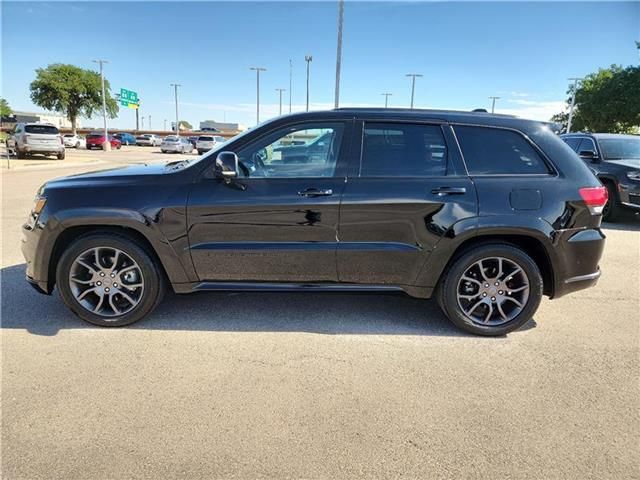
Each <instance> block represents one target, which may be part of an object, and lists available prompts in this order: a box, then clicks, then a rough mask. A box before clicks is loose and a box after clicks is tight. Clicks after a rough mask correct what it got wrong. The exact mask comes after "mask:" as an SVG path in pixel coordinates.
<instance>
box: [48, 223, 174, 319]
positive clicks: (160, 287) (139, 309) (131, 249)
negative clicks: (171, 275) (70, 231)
mask: <svg viewBox="0 0 640 480" xmlns="http://www.w3.org/2000/svg"><path fill="white" fill-rule="evenodd" d="M96 247H106V248H117V249H119V250H121V251H123V252H124V253H126V254H127V255H128V256H129V257H131V258H132V259H133V260H134V261H135V262H136V263H137V264H138V265H139V266H140V269H141V272H142V278H143V279H144V290H143V293H142V296H141V297H140V301H139V303H138V304H137V305H136V306H135V307H134V308H133V309H132V310H130V311H128V312H127V313H124V314H123V315H120V316H110V317H105V316H102V315H97V314H95V313H93V312H91V311H89V310H87V309H86V308H85V307H84V306H82V304H80V302H79V301H78V300H76V298H75V296H74V294H73V293H72V291H71V287H70V285H69V281H68V279H69V273H70V271H71V270H70V269H71V267H72V265H73V263H74V261H75V259H76V258H77V257H78V256H79V255H80V254H82V253H83V252H85V251H86V250H89V249H91V248H96ZM56 284H57V286H58V290H59V291H60V296H61V297H62V300H63V301H64V303H65V304H66V305H67V306H68V307H69V309H70V310H71V311H72V312H73V313H74V314H76V315H77V316H78V317H80V318H81V319H82V320H85V321H87V322H89V323H92V324H94V325H98V326H101V327H122V326H125V325H130V324H132V323H134V322H137V321H138V320H140V319H142V318H144V317H145V316H147V315H149V314H150V313H151V312H152V311H153V310H154V309H155V308H156V306H157V305H158V304H159V303H160V301H161V300H162V298H163V296H164V292H165V288H166V287H165V279H164V275H163V272H162V270H161V267H160V266H159V265H158V264H157V262H156V261H155V260H154V258H153V257H152V256H151V255H150V254H149V253H148V252H147V251H146V250H145V249H144V248H142V247H140V246H139V245H137V244H136V243H135V242H133V241H132V240H131V239H129V238H128V237H126V236H122V235H118V234H114V233H110V232H102V233H100V232H97V233H90V234H87V235H83V236H81V237H79V238H78V239H77V240H76V241H74V242H73V243H72V244H71V245H70V246H69V247H68V248H67V249H66V250H65V251H64V252H63V254H62V256H61V257H60V261H59V262H58V265H57V269H56Z"/></svg>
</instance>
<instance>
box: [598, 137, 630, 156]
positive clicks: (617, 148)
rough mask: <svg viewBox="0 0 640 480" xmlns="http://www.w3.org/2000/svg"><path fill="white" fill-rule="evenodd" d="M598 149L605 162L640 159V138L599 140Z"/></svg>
mask: <svg viewBox="0 0 640 480" xmlns="http://www.w3.org/2000/svg"><path fill="white" fill-rule="evenodd" d="M600 148H601V149H602V154H603V155H604V158H605V159H607V160H626V159H631V160H633V159H635V160H638V159H640V137H638V138H631V137H625V138H606V139H601V140H600Z"/></svg>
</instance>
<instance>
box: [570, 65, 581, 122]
mask: <svg viewBox="0 0 640 480" xmlns="http://www.w3.org/2000/svg"><path fill="white" fill-rule="evenodd" d="M569 80H573V94H572V95H571V106H570V107H569V120H568V121H567V133H571V123H572V122H573V108H574V107H575V105H576V91H577V90H578V82H579V81H580V80H582V79H581V78H576V77H573V78H570V79H569Z"/></svg>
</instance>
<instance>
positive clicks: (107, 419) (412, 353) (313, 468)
mask: <svg viewBox="0 0 640 480" xmlns="http://www.w3.org/2000/svg"><path fill="white" fill-rule="evenodd" d="M154 150H157V149H145V148H141V149H137V150H134V147H130V148H129V149H123V150H121V151H118V152H111V153H109V154H105V153H103V152H70V153H68V156H67V160H64V161H63V162H64V163H63V162H61V163H56V164H54V165H51V164H44V165H42V164H41V165H39V166H38V165H34V166H32V167H29V166H24V165H22V166H20V167H17V168H15V169H12V170H10V171H7V170H3V172H2V186H3V194H2V217H1V219H2V269H1V295H2V304H1V306H2V310H1V326H2V329H1V332H2V381H1V387H2V472H3V473H2V476H3V478H7V479H45V478H46V479H54V478H56V479H57V478H65V479H76V478H77V479H120V478H144V479H147V478H149V479H151V478H153V479H158V478H225V479H227V478H278V479H281V478H312V479H329V478H331V479H334V478H398V477H404V478H416V479H418V478H419V479H426V478H535V479H540V478H545V479H557V478H558V479H559V478H607V479H611V478H620V479H628V478H640V460H639V458H640V456H639V455H638V446H639V445H640V408H639V407H640V357H639V351H640V350H639V349H640V324H639V320H640V315H639V314H638V312H639V311H640V301H639V295H640V219H638V217H637V216H634V215H628V216H627V218H626V219H625V220H624V221H623V222H621V223H617V224H606V225H605V226H604V230H605V233H606V235H607V237H608V240H607V246H606V248H605V253H604V258H603V261H602V265H601V266H602V270H603V275H602V278H601V280H600V282H599V284H598V285H597V286H596V287H595V288H593V289H589V290H584V291H581V292H577V293H575V294H573V295H570V296H567V297H564V298H561V299H558V300H552V301H550V300H548V299H545V300H543V303H542V305H541V308H540V310H539V311H538V313H537V314H536V316H535V320H534V321H532V322H529V324H527V325H526V326H525V327H524V328H522V329H521V330H519V331H517V332H515V333H513V334H510V335H509V336H507V337H503V338H479V337H474V336H470V335H466V334H464V333H461V332H460V331H458V330H456V329H455V328H454V327H453V326H452V325H450V324H449V323H448V322H447V320H446V319H445V318H444V316H443V315H442V314H441V313H440V311H439V310H438V308H437V306H436V304H435V302H432V301H424V300H417V299H412V298H409V297H406V296H401V295H374V294H367V295H352V294H307V293H304V294H303V293H298V294H282V293H279V294H258V293H251V294H244V293H242V294H238V293H234V294H226V293H203V294H197V295H189V296H177V295H174V294H169V295H167V297H166V299H165V300H164V302H163V303H162V304H161V305H160V306H159V308H158V309H157V310H156V312H155V313H154V314H153V315H152V316H151V317H150V318H148V319H146V320H144V321H142V322H140V323H139V324H136V325H133V326H131V327H127V328H121V329H101V328H98V327H92V326H90V325H88V324H85V323H83V322H82V321H80V320H78V319H77V318H75V317H74V316H73V315H72V314H71V313H69V311H68V310H67V309H66V307H65V306H64V305H63V304H62V302H61V300H60V298H59V297H58V295H57V293H55V294H54V295H53V296H51V297H47V296H43V295H40V294H38V293H36V292H35V291H33V290H32V289H31V288H30V287H29V286H28V285H27V284H26V283H25V281H24V260H23V259H22V256H21V254H20V251H19V245H20V225H21V223H22V222H23V221H24V219H25V218H26V215H27V213H28V211H29V209H30V207H31V204H32V201H33V195H34V193H35V191H36V189H37V188H38V187H39V186H40V185H41V184H42V183H43V182H44V181H46V180H47V179H49V178H53V177H56V176H61V175H67V174H71V173H78V172H82V171H88V170H91V169H96V167H99V168H107V167H110V166H114V165H119V164H123V163H130V162H146V161H163V160H166V159H167V157H169V158H168V159H169V160H171V159H175V158H178V157H177V156H166V155H165V156H163V155H162V154H159V153H158V154H156V153H153V152H154ZM95 156H101V158H100V160H99V162H100V163H99V164H98V165H96V164H95V163H93V160H94V159H95ZM104 157H106V158H104ZM66 165H72V166H70V167H67V166H66Z"/></svg>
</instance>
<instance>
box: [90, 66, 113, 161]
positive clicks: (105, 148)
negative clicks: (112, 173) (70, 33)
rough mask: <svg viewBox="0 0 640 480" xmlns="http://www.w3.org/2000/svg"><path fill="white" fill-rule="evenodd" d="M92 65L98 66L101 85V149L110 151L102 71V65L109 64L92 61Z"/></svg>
mask: <svg viewBox="0 0 640 480" xmlns="http://www.w3.org/2000/svg"><path fill="white" fill-rule="evenodd" d="M93 62H94V63H97V64H99V65H100V81H101V83H102V121H103V123H104V143H103V144H102V148H103V149H104V150H106V151H109V150H111V143H110V142H109V133H108V132H107V97H106V95H105V89H104V69H103V65H104V64H105V63H109V62H108V61H107V60H94V61H93Z"/></svg>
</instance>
